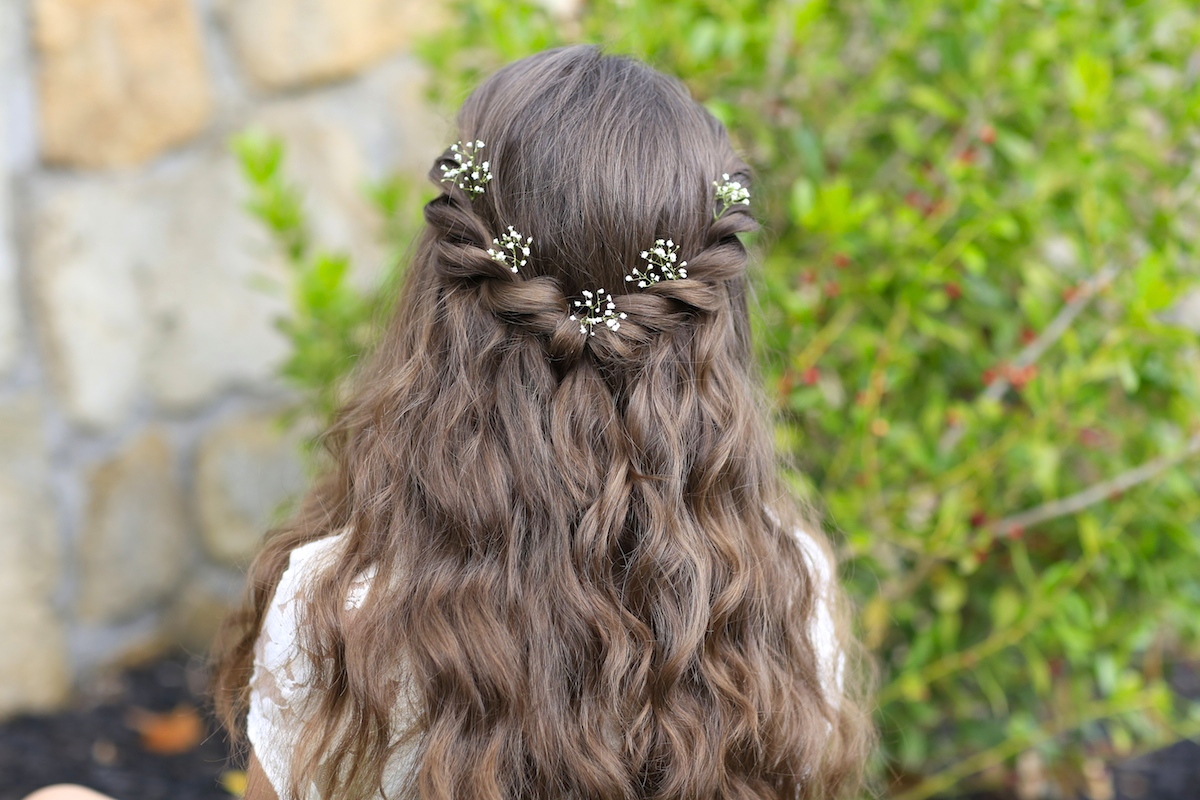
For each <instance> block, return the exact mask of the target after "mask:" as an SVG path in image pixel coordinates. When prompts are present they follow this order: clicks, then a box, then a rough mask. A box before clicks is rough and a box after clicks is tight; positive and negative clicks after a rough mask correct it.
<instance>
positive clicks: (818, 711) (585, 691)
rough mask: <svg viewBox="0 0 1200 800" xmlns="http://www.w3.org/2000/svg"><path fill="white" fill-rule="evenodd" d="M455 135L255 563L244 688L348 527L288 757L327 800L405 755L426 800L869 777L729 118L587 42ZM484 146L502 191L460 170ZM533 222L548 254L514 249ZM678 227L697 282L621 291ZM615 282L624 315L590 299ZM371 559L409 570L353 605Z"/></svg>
mask: <svg viewBox="0 0 1200 800" xmlns="http://www.w3.org/2000/svg"><path fill="white" fill-rule="evenodd" d="M459 129H460V130H459V133H460V136H461V139H462V141H463V142H465V143H469V144H465V145H463V146H462V147H459V148H457V149H455V150H450V149H448V150H447V151H446V152H445V153H443V155H442V157H441V158H439V159H438V161H437V163H435V164H434V166H433V168H432V169H431V171H430V177H431V178H432V179H433V180H434V181H435V182H436V183H438V185H439V186H441V187H443V189H444V193H443V194H441V195H440V196H439V197H437V198H436V199H434V200H433V201H431V202H430V203H429V204H428V205H427V206H426V209H425V217H426V221H427V223H428V225H427V229H426V231H425V232H424V234H423V235H422V238H421V241H420V243H419V245H418V247H417V249H416V251H415V255H414V258H413V262H412V264H411V267H410V269H409V272H408V274H407V276H406V279H405V285H404V286H403V288H402V290H401V296H400V301H399V304H398V306H397V310H396V314H395V318H394V321H393V323H392V325H391V327H390V329H389V331H388V334H387V336H386V337H385V340H384V342H383V344H382V346H381V347H380V349H379V351H378V353H377V354H376V355H375V359H374V361H373V363H372V365H371V367H370V368H369V369H368V370H367V371H365V372H364V373H363V375H362V376H361V382H360V385H359V389H358V391H357V394H356V395H355V397H354V399H353V400H352V402H351V403H350V404H349V405H348V406H347V408H346V409H345V411H344V413H343V414H342V416H341V418H340V421H339V422H338V424H337V425H336V426H335V429H334V430H333V431H332V432H331V434H330V436H329V437H328V440H329V442H330V445H331V449H332V451H333V456H334V458H335V460H336V465H337V466H336V468H335V469H334V470H333V471H332V472H331V474H330V476H329V477H328V479H327V480H325V481H324V482H322V483H321V484H319V485H318V486H316V487H314V489H313V490H312V492H311V493H310V495H309V496H308V498H307V501H306V503H305V508H304V510H303V511H302V512H301V513H300V514H299V515H298V516H297V517H296V519H295V520H293V521H292V523H291V524H290V525H289V526H288V529H287V530H286V531H284V532H283V533H282V534H281V535H279V536H277V537H275V538H273V539H272V540H271V541H270V543H269V544H268V546H267V549H266V550H265V551H264V553H263V554H262V555H261V556H260V557H259V559H258V560H257V561H256V563H255V566H254V567H253V568H252V576H251V577H252V584H253V585H255V586H256V587H257V590H256V593H255V594H253V595H252V596H251V598H250V601H249V604H248V609H249V610H248V612H247V614H246V616H245V630H244V633H243V635H242V638H241V640H240V641H241V644H240V650H239V647H238V646H235V647H234V648H233V649H232V650H231V651H230V652H231V655H229V656H228V657H227V658H226V661H225V667H224V671H223V674H224V675H226V676H230V675H234V674H235V673H236V668H237V666H238V660H239V658H240V659H241V666H242V667H243V668H244V667H245V660H246V658H247V656H246V653H247V652H248V648H249V645H248V644H247V643H248V642H249V643H252V642H253V637H254V635H255V634H256V633H257V627H258V626H260V625H261V619H262V607H263V606H265V604H266V603H267V602H268V601H269V598H270V589H271V588H272V587H273V585H274V581H277V580H278V574H279V572H280V571H281V570H282V568H283V565H284V564H285V563H286V555H287V553H288V552H289V551H290V550H291V549H293V548H295V547H296V546H298V545H300V544H302V543H304V542H306V541H310V540H312V539H315V538H317V537H319V536H324V535H328V534H329V533H331V532H333V531H336V530H340V529H346V530H348V531H349V541H350V546H349V547H348V548H346V550H345V552H344V554H343V555H342V557H341V560H340V561H339V563H338V564H337V566H336V568H335V569H332V570H330V571H329V574H327V575H324V576H322V578H321V580H320V581H319V582H318V585H317V589H316V597H317V602H316V604H315V605H316V606H317V608H316V609H315V610H314V613H313V614H312V615H311V618H310V624H309V626H308V628H307V634H306V635H307V638H308V641H306V642H305V645H306V647H307V648H308V649H309V651H310V652H312V653H314V655H315V656H317V658H315V660H314V661H315V663H317V664H325V667H324V671H323V672H321V673H320V675H319V676H318V684H319V685H321V686H322V687H324V690H325V691H324V694H323V699H322V701H321V705H320V708H319V710H318V711H317V712H316V713H315V714H314V716H313V721H312V722H311V731H310V732H311V734H312V735H311V736H309V737H307V738H306V741H307V742H308V743H309V746H308V747H307V748H303V752H300V753H298V754H297V756H296V759H295V762H296V766H297V771H298V773H300V774H305V775H309V776H313V777H314V779H317V780H318V783H320V784H321V785H322V786H323V788H324V790H325V796H328V797H333V796H337V797H348V796H353V793H352V791H353V787H368V788H370V787H373V786H376V785H378V778H379V776H380V774H381V773H382V771H383V770H384V769H385V765H386V763H387V761H388V759H389V758H390V757H391V755H392V754H393V753H394V752H395V750H396V748H397V747H401V746H410V745H411V746H416V747H418V748H419V750H418V753H419V755H418V758H417V761H416V763H417V773H416V778H415V780H414V781H413V783H412V796H413V797H422V798H435V797H436V798H442V797H446V798H448V797H451V796H454V797H480V798H482V797H489V798H502V797H504V798H507V797H513V798H515V797H522V798H533V797H536V798H575V797H578V798H584V797H587V798H593V797H595V798H639V797H656V798H692V799H694V798H726V797H755V798H760V797H761V798H767V797H787V798H789V799H790V798H793V797H797V796H799V797H819V796H832V795H836V794H840V793H841V792H843V791H845V790H846V789H847V788H852V787H853V785H854V782H855V780H856V776H857V775H858V772H859V769H860V767H861V765H862V760H863V756H864V748H865V744H864V743H865V741H866V728H865V726H864V722H863V720H862V718H861V715H860V713H859V710H858V709H857V708H856V707H855V706H854V704H853V702H851V701H850V700H849V698H848V697H845V696H843V697H841V698H840V700H839V698H838V697H836V696H831V695H830V692H829V687H828V686H823V685H822V678H821V669H820V665H819V664H818V663H817V658H816V655H815V653H814V646H813V642H812V638H811V635H810V628H811V622H812V616H813V614H814V608H815V605H816V603H817V581H816V575H815V573H814V571H813V568H812V566H811V565H810V564H809V563H808V562H806V560H805V558H804V555H803V553H802V551H801V548H800V547H799V546H798V545H797V542H796V539H795V538H794V536H793V531H794V529H795V528H796V527H797V526H798V525H799V516H798V512H797V510H796V508H795V506H794V505H793V504H792V503H791V502H790V501H789V500H788V499H787V498H786V492H785V490H784V489H783V488H782V486H781V482H780V480H779V477H778V474H777V473H778V468H777V465H776V461H775V458H774V454H773V449H772V444H771V437H770V433H769V425H768V422H767V417H766V414H765V412H764V410H763V406H762V404H761V403H760V402H759V399H758V397H759V395H758V392H757V389H756V387H755V386H754V382H753V378H752V375H753V370H752V369H751V364H750V353H751V351H750V343H749V324H748V317H747V308H746V304H747V280H746V274H745V271H746V265H747V253H746V250H745V248H744V247H743V245H742V244H741V242H740V241H739V240H738V238H737V234H739V233H742V232H746V231H751V230H754V229H755V228H756V227H757V226H756V223H755V221H754V219H753V217H752V215H751V214H750V213H749V208H748V206H745V205H741V204H734V205H732V206H730V204H729V203H727V202H726V203H722V202H720V200H719V198H718V197H717V195H716V194H715V189H714V182H719V181H721V180H725V179H728V180H736V181H739V182H740V183H741V184H743V185H748V183H749V178H750V176H749V172H748V170H747V168H746V166H745V164H743V163H742V162H741V161H740V160H739V159H738V158H737V156H736V155H735V154H734V152H733V150H732V148H731V147H730V145H729V142H728V138H727V136H726V133H725V131H724V129H723V127H722V126H721V125H720V123H719V122H717V121H716V120H715V119H714V118H713V117H712V116H711V115H710V114H708V113H707V112H706V111H705V110H704V109H703V108H702V107H701V106H699V105H698V104H696V103H695V102H694V101H693V100H692V99H691V98H690V97H689V96H688V93H687V92H686V90H685V89H684V88H683V87H682V85H681V84H679V83H678V82H677V81H675V80H673V79H670V78H667V77H665V76H663V75H661V74H659V73H657V72H655V71H654V70H652V69H650V68H649V67H647V66H645V65H644V64H642V63H640V62H637V61H635V60H632V59H628V58H622V57H615V56H609V55H605V54H602V53H601V52H600V51H598V50H597V49H595V48H591V47H583V46H578V47H568V48H561V49H557V50H551V51H548V52H544V53H540V54H538V55H535V56H531V57H529V58H526V59H523V60H521V61H518V62H516V63H513V64H511V65H509V66H507V67H505V68H503V69H501V70H500V71H498V72H497V73H496V74H495V75H493V76H492V77H491V78H489V79H488V80H487V81H485V82H484V83H483V84H482V85H481V86H480V87H479V88H478V89H477V90H476V91H475V92H474V93H473V94H472V95H471V96H470V97H469V98H468V100H467V101H466V103H465V104H464V106H463V108H462V112H461V114H460V117H459ZM471 149H474V153H473V154H472V155H473V159H474V166H473V167H472V168H471V171H473V172H476V173H479V174H480V175H482V177H478V176H477V177H476V178H475V179H471V178H470V176H469V175H468V176H466V177H467V180H465V181H455V180H445V178H446V176H447V171H448V170H449V171H450V172H449V174H455V170H457V169H458V168H459V167H461V166H462V164H463V162H462V160H461V157H462V156H463V154H464V151H465V150H471ZM456 156H458V157H459V158H456ZM484 160H486V161H487V162H488V163H487V165H486V167H484V165H483V164H482V161H484ZM489 175H490V179H488V176H489ZM472 180H475V183H472V182H471V181H472ZM484 181H486V182H484ZM510 228H511V230H513V231H515V232H519V234H520V236H521V237H522V238H521V242H522V244H523V245H524V244H527V245H528V253H527V254H526V253H524V251H523V249H521V248H518V250H517V251H513V252H518V253H519V255H518V256H516V257H514V258H508V259H505V258H503V257H502V256H503V253H502V252H500V250H498V248H499V245H500V244H501V242H500V237H502V236H503V235H504V233H505V232H506V231H508V230H510ZM530 240H531V241H530ZM658 240H664V242H665V241H666V240H670V243H671V244H670V247H669V248H668V249H669V250H671V251H674V250H677V251H678V258H679V259H680V261H679V262H672V264H673V265H675V264H678V265H679V266H682V262H683V261H686V271H684V270H683V269H678V270H674V271H672V273H671V275H670V276H669V278H670V279H664V275H663V274H662V273H661V272H660V274H659V275H658V277H657V278H655V279H652V280H645V281H641V280H636V279H634V280H629V279H627V276H631V275H634V274H635V270H637V269H638V268H640V267H645V266H646V264H647V259H646V256H647V255H648V253H649V252H651V251H653V249H654V247H655V243H656V241H658ZM489 250H490V251H491V252H489ZM498 253H499V255H498ZM600 289H604V290H605V292H606V296H608V297H611V300H612V307H613V310H612V311H611V313H605V314H604V315H602V316H604V317H605V319H606V321H607V322H609V323H610V324H602V323H601V322H600V319H599V316H600V315H598V316H597V317H596V319H593V320H590V321H589V320H588V319H587V314H586V313H585V309H584V307H583V305H582V304H584V303H585V302H586V301H587V299H588V298H589V297H591V298H593V299H594V298H595V297H596V296H597V293H598V292H599V290H600ZM588 293H591V294H590V295H589V294H588ZM370 567H375V568H378V569H379V573H378V574H380V575H386V576H392V578H393V579H391V580H387V581H377V582H376V586H374V587H373V588H372V591H371V594H370V597H369V599H368V601H367V603H366V604H365V605H364V606H363V607H362V608H360V609H358V610H357V611H355V612H354V614H353V615H352V616H348V615H347V613H345V612H343V611H342V604H341V600H342V598H344V597H345V594H346V591H347V588H348V587H349V585H350V583H351V582H352V581H353V580H354V579H355V576H357V575H360V574H361V573H362V572H363V571H364V570H365V569H368V568H370ZM835 594H836V592H835ZM840 638H842V639H843V644H844V645H845V644H848V642H846V641H845V637H844V636H841V637H840ZM239 653H240V655H239ZM397 670H402V671H403V672H404V673H405V674H406V675H407V676H408V679H409V680H411V682H412V683H411V685H412V686H414V687H417V689H416V693H417V695H418V697H417V698H416V705H418V706H419V707H421V708H422V709H423V711H422V714H421V716H420V719H419V720H418V722H417V724H416V725H415V726H414V727H413V729H412V731H410V732H409V733H410V734H411V738H409V739H403V737H401V739H403V743H400V739H398V738H397V737H398V736H399V735H400V734H401V733H403V732H400V731H396V730H395V729H394V720H393V718H392V717H391V715H390V709H391V706H392V704H393V700H394V695H393V694H389V692H394V688H395V687H394V685H392V684H388V683H386V682H385V681H383V680H382V679H381V678H380V676H385V675H395V674H396V672H397ZM230 680H231V681H232V679H230ZM234 705H235V706H236V704H234ZM235 711H236V708H235V707H231V708H230V709H227V714H228V716H229V717H230V718H232V717H233V716H234V714H235ZM339 720H342V721H344V720H354V721H355V724H354V725H353V726H351V730H350V731H349V732H347V729H346V728H345V727H344V726H342V725H341V724H340V723H339ZM331 764H332V768H331V766H330V765H331ZM364 791H365V790H364Z"/></svg>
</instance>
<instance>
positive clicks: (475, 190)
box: [442, 139, 492, 195]
mask: <svg viewBox="0 0 1200 800" xmlns="http://www.w3.org/2000/svg"><path fill="white" fill-rule="evenodd" d="M483 147H484V144H483V142H481V141H479V140H478V139H476V140H475V141H474V142H467V143H466V144H464V143H462V142H455V143H454V144H452V145H450V152H451V153H452V154H453V156H452V157H453V158H454V161H455V166H453V167H451V166H448V165H446V164H442V180H443V181H452V182H453V183H454V184H455V185H456V186H458V188H460V189H462V190H463V191H465V192H467V193H468V194H471V195H478V194H483V187H484V185H485V184H487V183H488V182H489V181H491V179H492V170H491V167H490V165H489V162H487V161H484V162H483V163H480V164H476V163H475V157H476V156H477V155H478V153H479V151H480V150H482V149H483Z"/></svg>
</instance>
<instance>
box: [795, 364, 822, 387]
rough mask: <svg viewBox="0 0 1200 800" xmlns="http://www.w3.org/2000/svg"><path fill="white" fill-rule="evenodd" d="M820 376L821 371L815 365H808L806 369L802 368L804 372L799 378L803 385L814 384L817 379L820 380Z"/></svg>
mask: <svg viewBox="0 0 1200 800" xmlns="http://www.w3.org/2000/svg"><path fill="white" fill-rule="evenodd" d="M820 378H821V371H820V370H819V369H817V368H816V367H809V368H808V369H806V370H804V373H803V374H802V375H801V376H800V380H801V381H803V383H804V385H805V386H812V385H814V384H815V383H816V382H817V381H818V380H820Z"/></svg>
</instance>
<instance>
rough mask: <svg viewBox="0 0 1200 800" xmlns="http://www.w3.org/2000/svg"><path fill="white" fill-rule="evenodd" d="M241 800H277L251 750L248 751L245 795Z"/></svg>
mask: <svg viewBox="0 0 1200 800" xmlns="http://www.w3.org/2000/svg"><path fill="white" fill-rule="evenodd" d="M242 800H279V795H278V794H276V793H275V789H274V787H272V786H271V781H269V780H267V775H266V773H265V772H263V768H262V764H260V763H258V756H257V755H255V754H254V751H253V750H251V751H250V763H249V764H248V765H247V766H246V793H245V794H244V795H242Z"/></svg>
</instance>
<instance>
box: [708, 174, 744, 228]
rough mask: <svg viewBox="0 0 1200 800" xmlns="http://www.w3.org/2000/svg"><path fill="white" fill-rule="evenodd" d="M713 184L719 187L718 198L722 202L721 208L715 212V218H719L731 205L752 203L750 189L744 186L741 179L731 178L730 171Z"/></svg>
mask: <svg viewBox="0 0 1200 800" xmlns="http://www.w3.org/2000/svg"><path fill="white" fill-rule="evenodd" d="M722 181H723V182H722ZM713 186H715V187H716V188H717V200H719V201H721V203H722V206H721V210H720V211H716V212H714V213H713V219H717V218H719V217H720V216H721V215H722V214H724V213H725V212H726V211H728V210H729V207H730V206H734V205H737V204H738V203H741V204H742V205H744V206H748V205H750V190H749V189H747V188H745V187H744V186H742V184H741V181H731V180H729V173H728V172H726V173H724V174H723V175H721V180H720V181H713Z"/></svg>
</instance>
